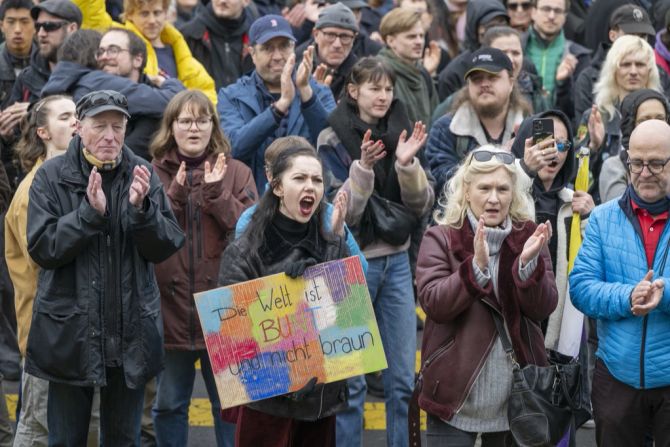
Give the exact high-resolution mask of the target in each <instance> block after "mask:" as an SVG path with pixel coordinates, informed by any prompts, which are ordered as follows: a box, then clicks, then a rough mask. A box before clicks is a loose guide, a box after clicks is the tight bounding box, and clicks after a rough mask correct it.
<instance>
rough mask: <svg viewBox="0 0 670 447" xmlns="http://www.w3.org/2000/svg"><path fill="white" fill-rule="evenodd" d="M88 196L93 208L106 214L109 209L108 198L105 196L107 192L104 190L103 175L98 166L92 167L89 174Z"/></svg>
mask: <svg viewBox="0 0 670 447" xmlns="http://www.w3.org/2000/svg"><path fill="white" fill-rule="evenodd" d="M86 198H87V199H88V203H89V204H90V205H91V206H92V207H93V209H95V210H96V211H97V212H98V213H99V214H101V215H104V214H105V211H107V198H106V197H105V192H104V191H103V190H102V176H101V175H100V173H99V172H98V168H96V167H93V169H91V174H90V175H89V176H88V186H87V187H86Z"/></svg>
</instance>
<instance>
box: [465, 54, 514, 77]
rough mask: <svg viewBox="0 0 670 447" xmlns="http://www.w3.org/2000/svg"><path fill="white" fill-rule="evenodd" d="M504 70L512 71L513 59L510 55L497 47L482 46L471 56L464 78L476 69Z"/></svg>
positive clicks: (493, 72) (487, 70)
mask: <svg viewBox="0 0 670 447" xmlns="http://www.w3.org/2000/svg"><path fill="white" fill-rule="evenodd" d="M503 70H507V71H509V72H510V73H512V70H513V68H512V61H511V60H510V59H509V57H507V55H506V54H505V53H503V52H502V51H500V50H498V49H497V48H490V47H482V48H480V49H478V50H477V51H475V52H473V53H472V55H471V56H470V59H469V61H468V67H467V71H466V72H465V74H464V75H463V79H467V78H468V76H470V74H471V73H473V72H475V71H485V72H486V73H491V74H498V73H500V72H501V71H503Z"/></svg>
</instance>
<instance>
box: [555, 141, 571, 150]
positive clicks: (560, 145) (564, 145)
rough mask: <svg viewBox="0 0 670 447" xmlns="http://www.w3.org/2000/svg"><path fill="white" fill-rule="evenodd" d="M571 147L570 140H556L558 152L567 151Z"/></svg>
mask: <svg viewBox="0 0 670 447" xmlns="http://www.w3.org/2000/svg"><path fill="white" fill-rule="evenodd" d="M571 147H572V142H571V141H570V140H556V149H557V150H558V152H566V151H569V150H570V148H571Z"/></svg>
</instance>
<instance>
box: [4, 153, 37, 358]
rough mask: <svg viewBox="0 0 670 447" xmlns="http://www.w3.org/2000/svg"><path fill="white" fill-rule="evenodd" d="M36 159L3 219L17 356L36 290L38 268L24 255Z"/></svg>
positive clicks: (22, 347) (25, 339) (24, 340)
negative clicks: (14, 319)
mask: <svg viewBox="0 0 670 447" xmlns="http://www.w3.org/2000/svg"><path fill="white" fill-rule="evenodd" d="M42 161H43V160H42V159H39V160H38V161H37V163H35V166H33V168H32V169H31V170H30V172H28V175H26V177H25V178H24V179H23V180H22V181H21V183H19V186H18V188H16V193H15V194H14V198H13V199H12V203H10V205H9V209H8V210H7V215H6V216H5V260H6V261H7V268H8V269H9V276H10V278H11V279H12V283H14V304H15V306H16V320H17V335H18V339H19V350H20V351H21V355H22V356H23V357H25V355H26V343H27V342H28V332H29V331H30V322H31V320H32V315H33V301H34V300H35V292H36V290H37V275H38V274H39V271H40V268H39V266H38V265H37V264H35V262H34V261H33V260H32V258H31V257H30V255H29V254H28V237H27V235H26V227H27V223H28V192H29V191H30V185H31V184H32V183H33V178H35V172H37V169H38V168H39V167H40V165H41V164H42Z"/></svg>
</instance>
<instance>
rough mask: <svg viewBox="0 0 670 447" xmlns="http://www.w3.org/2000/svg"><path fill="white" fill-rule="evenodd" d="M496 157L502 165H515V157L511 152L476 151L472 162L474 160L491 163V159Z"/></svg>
mask: <svg viewBox="0 0 670 447" xmlns="http://www.w3.org/2000/svg"><path fill="white" fill-rule="evenodd" d="M494 157H495V158H496V160H498V161H499V162H500V163H504V164H506V165H511V164H514V155H512V154H510V153H509V152H491V151H474V152H473V153H472V158H471V159H470V162H472V160H477V161H478V162H481V163H485V162H487V161H491V159H492V158H494Z"/></svg>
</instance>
